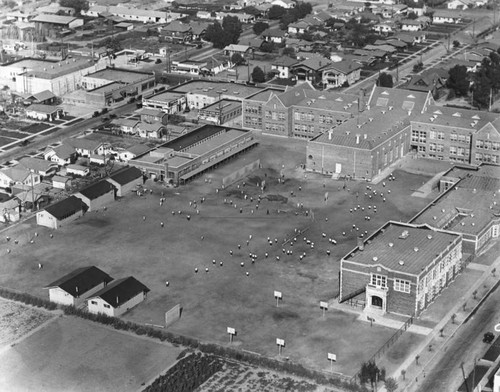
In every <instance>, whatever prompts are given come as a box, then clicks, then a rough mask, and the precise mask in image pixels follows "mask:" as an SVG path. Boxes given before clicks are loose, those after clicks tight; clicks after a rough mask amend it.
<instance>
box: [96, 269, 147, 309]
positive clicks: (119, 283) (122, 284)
mask: <svg viewBox="0 0 500 392" xmlns="http://www.w3.org/2000/svg"><path fill="white" fill-rule="evenodd" d="M149 291H150V290H149V289H148V288H147V287H146V286H145V285H143V284H142V283H141V282H139V281H138V280H137V279H135V278H134V277H133V276H129V277H128V278H123V279H118V280H114V281H112V282H111V283H110V284H108V285H107V286H106V287H104V288H103V289H101V290H99V291H98V292H97V293H95V294H94V295H93V296H91V297H89V300H90V299H92V298H101V299H102V300H103V301H105V302H107V303H108V304H109V305H110V306H112V307H113V308H117V307H119V306H121V305H123V304H124V303H125V302H127V301H128V300H130V299H131V298H134V297H135V296H136V295H138V294H140V293H147V292H149Z"/></svg>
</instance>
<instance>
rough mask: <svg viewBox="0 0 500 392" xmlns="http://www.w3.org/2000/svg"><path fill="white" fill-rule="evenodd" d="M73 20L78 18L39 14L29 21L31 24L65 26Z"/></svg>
mask: <svg viewBox="0 0 500 392" xmlns="http://www.w3.org/2000/svg"><path fill="white" fill-rule="evenodd" d="M75 19H78V18H75V17H74V16H64V15H53V14H40V15H38V16H35V17H34V18H33V19H31V22H40V23H53V24H61V25H67V24H69V23H71V22H73V21H74V20H75Z"/></svg>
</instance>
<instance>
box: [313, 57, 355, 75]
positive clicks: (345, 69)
mask: <svg viewBox="0 0 500 392" xmlns="http://www.w3.org/2000/svg"><path fill="white" fill-rule="evenodd" d="M361 68H363V67H362V65H361V64H359V63H357V62H355V61H352V60H342V61H338V62H334V63H333V64H330V65H328V66H326V67H324V68H323V69H322V71H323V72H327V71H329V70H335V71H338V72H340V73H343V74H346V75H347V74H349V73H351V72H354V71H356V70H358V69H361Z"/></svg>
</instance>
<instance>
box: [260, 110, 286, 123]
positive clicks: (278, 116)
mask: <svg viewBox="0 0 500 392" xmlns="http://www.w3.org/2000/svg"><path fill="white" fill-rule="evenodd" d="M265 118H266V120H275V121H278V120H279V121H285V120H286V113H285V112H273V111H271V110H266V113H265Z"/></svg>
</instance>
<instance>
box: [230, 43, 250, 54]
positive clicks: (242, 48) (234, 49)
mask: <svg viewBox="0 0 500 392" xmlns="http://www.w3.org/2000/svg"><path fill="white" fill-rule="evenodd" d="M249 49H251V48H250V46H248V45H238V44H231V45H227V46H226V47H225V48H224V50H228V51H230V52H238V53H245V52H246V51H248V50H249Z"/></svg>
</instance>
